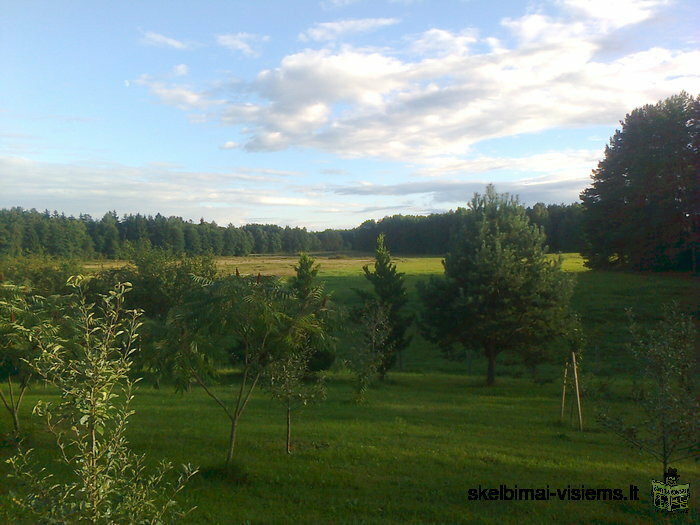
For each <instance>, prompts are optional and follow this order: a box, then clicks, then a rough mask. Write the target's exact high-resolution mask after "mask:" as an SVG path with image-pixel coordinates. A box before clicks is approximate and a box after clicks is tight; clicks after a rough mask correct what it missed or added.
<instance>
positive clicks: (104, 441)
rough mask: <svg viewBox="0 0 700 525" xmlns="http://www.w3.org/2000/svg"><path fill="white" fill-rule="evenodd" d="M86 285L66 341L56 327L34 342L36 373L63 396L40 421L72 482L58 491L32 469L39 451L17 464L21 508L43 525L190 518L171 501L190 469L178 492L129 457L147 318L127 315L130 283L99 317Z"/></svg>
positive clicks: (163, 470)
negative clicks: (132, 375) (139, 346)
mask: <svg viewBox="0 0 700 525" xmlns="http://www.w3.org/2000/svg"><path fill="white" fill-rule="evenodd" d="M81 282H82V278H81V277H76V278H73V279H71V281H70V284H71V285H72V286H74V287H75V288H76V293H75V294H74V295H73V296H71V297H70V304H69V305H68V306H67V307H66V314H65V316H64V319H63V321H64V322H65V326H67V328H68V331H67V332H64V333H65V334H67V335H68V337H66V338H63V337H59V336H58V333H57V330H55V327H54V326H52V325H51V324H45V325H40V326H38V327H34V328H33V329H32V331H31V334H30V338H31V339H32V340H33V341H34V342H35V343H36V345H37V346H38V348H39V351H40V353H39V355H38V357H37V359H36V360H35V361H33V362H32V366H33V368H34V371H35V373H36V374H37V375H38V376H40V377H41V378H42V379H44V380H45V381H48V382H50V383H52V384H53V385H55V386H56V387H58V389H59V391H60V392H61V399H60V401H59V402H58V403H55V404H54V403H46V402H41V401H40V402H39V403H38V404H37V405H36V408H35V409H34V411H35V413H36V414H38V415H40V416H43V417H44V418H45V420H46V423H47V425H48V428H49V430H50V431H51V433H52V434H53V435H54V436H55V438H56V444H57V445H58V448H59V451H60V460H61V461H62V462H63V463H64V464H65V465H66V466H67V467H68V468H69V469H70V471H71V476H72V481H68V482H66V483H55V482H54V481H53V479H52V475H51V474H47V473H46V472H45V470H44V469H39V470H37V469H36V467H34V466H33V465H32V461H31V450H26V451H24V450H22V451H20V452H19V453H18V454H17V455H16V456H14V457H13V458H10V460H9V463H10V464H11V465H12V467H13V469H14V473H15V476H16V477H18V478H19V479H20V480H21V481H22V482H23V483H24V484H25V493H24V494H23V495H22V496H21V497H16V498H14V501H15V502H16V503H17V504H18V505H20V506H21V507H22V508H24V509H25V510H27V511H28V512H30V513H31V514H33V515H34V516H36V517H37V518H38V519H40V520H41V522H42V523H94V524H112V523H128V524H136V523H152V524H156V523H164V522H166V521H169V520H170V519H171V518H176V517H178V516H182V515H183V514H182V513H181V512H178V511H177V509H176V504H175V502H174V500H173V499H172V497H173V496H174V495H175V494H176V493H177V492H179V491H180V490H181V489H182V488H183V487H184V484H185V483H186V481H187V480H188V479H189V478H190V477H191V476H192V475H193V474H194V473H195V472H196V471H195V470H194V469H192V468H190V467H188V466H186V467H185V471H184V473H183V474H182V475H181V476H180V478H179V479H178V481H177V482H175V483H169V482H165V476H166V474H167V473H168V471H169V470H171V466H170V465H169V464H167V463H162V464H161V466H160V468H159V469H158V470H157V471H156V472H155V473H153V474H148V473H147V472H146V466H145V457H144V456H139V455H136V454H134V453H133V452H131V450H130V449H129V447H128V442H127V441H126V436H125V431H126V428H127V422H128V418H129V417H130V416H131V415H133V413H134V412H133V410H131V408H130V404H131V402H132V400H133V386H134V382H133V381H131V380H130V379H129V377H128V373H129V371H130V369H131V358H132V355H133V353H134V352H135V351H136V340H137V337H138V335H137V330H138V328H139V326H140V323H139V316H140V313H139V312H137V311H133V310H131V311H129V310H124V308H123V305H124V294H125V293H126V292H127V291H129V289H130V284H129V283H125V284H120V285H117V286H116V287H115V289H114V290H112V291H110V293H109V294H108V295H106V296H103V298H102V299H103V300H102V304H101V305H100V307H96V306H95V305H94V304H88V303H87V302H86V300H85V296H84V293H83V289H82V288H81Z"/></svg>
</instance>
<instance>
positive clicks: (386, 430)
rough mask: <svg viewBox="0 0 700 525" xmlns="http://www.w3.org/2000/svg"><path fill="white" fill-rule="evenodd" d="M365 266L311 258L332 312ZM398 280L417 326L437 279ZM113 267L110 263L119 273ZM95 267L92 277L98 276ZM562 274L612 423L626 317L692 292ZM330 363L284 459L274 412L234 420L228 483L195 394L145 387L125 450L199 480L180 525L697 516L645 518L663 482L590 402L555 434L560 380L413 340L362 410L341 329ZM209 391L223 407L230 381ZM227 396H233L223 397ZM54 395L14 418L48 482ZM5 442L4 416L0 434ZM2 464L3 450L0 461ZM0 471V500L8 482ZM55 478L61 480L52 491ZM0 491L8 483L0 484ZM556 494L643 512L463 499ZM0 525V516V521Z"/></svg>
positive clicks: (551, 370) (218, 443)
mask: <svg viewBox="0 0 700 525" xmlns="http://www.w3.org/2000/svg"><path fill="white" fill-rule="evenodd" d="M295 261H296V259H295V258H292V257H276V256H260V257H245V258H222V259H219V260H218V264H219V267H220V268H221V269H222V271H225V272H233V271H235V268H238V269H239V271H240V272H241V273H243V274H248V273H250V274H257V273H258V272H260V273H262V274H265V275H269V274H275V275H282V276H285V275H291V273H293V265H294V263H295ZM371 261H372V258H371V255H369V254H368V255H367V256H365V257H356V256H351V255H347V254H333V255H320V254H319V255H318V256H317V262H318V263H320V264H321V272H320V274H319V275H320V278H321V279H322V280H323V281H324V282H325V283H326V286H327V289H328V290H330V291H331V292H333V297H334V299H335V301H336V302H337V303H338V304H339V305H341V306H344V307H350V306H351V305H352V304H353V303H354V301H355V297H354V292H353V290H352V289H353V288H366V287H367V284H366V283H365V279H364V278H363V277H362V265H363V264H368V263H371ZM396 262H397V265H398V268H399V270H400V271H403V272H405V273H406V275H407V282H408V285H409V294H410V296H411V303H410V307H411V308H412V309H414V310H417V308H418V304H417V298H416V293H415V285H416V283H417V282H418V281H419V280H421V279H425V278H427V276H429V275H430V274H436V273H440V272H441V263H440V258H435V257H397V258H396ZM117 264H119V263H117ZM98 266H99V263H92V265H91V267H92V268H96V267H98ZM564 268H565V270H566V271H569V272H572V273H573V274H574V275H575V278H576V280H577V286H576V291H575V295H574V298H573V307H574V308H575V309H576V310H577V312H578V313H579V314H580V315H581V318H582V321H583V325H584V328H585V331H586V334H587V340H588V341H587V351H586V354H585V355H584V356H583V365H582V366H583V371H584V373H583V380H584V381H585V382H587V383H586V385H585V386H586V387H587V388H588V390H589V391H592V390H594V388H597V387H600V385H603V384H605V385H607V387H608V388H609V389H610V392H612V393H613V395H612V396H611V397H612V399H613V400H612V401H610V402H611V403H613V404H614V405H615V406H616V408H617V409H619V410H626V411H630V412H632V411H634V410H635V408H636V407H635V403H634V402H633V401H632V400H631V399H629V397H628V396H626V394H625V393H626V391H627V387H628V386H629V382H630V378H629V377H628V376H627V375H626V371H627V370H628V369H629V365H630V363H629V356H628V355H627V353H626V352H625V351H624V343H625V341H626V337H627V336H626V326H627V316H626V313H625V310H626V308H632V309H633V310H634V312H635V314H636V315H637V316H638V318H639V319H640V320H641V321H642V322H644V323H652V322H653V321H655V320H657V319H658V317H659V313H660V306H661V305H662V304H663V303H665V302H668V301H670V300H675V301H677V302H678V303H679V304H680V305H681V307H682V308H683V309H684V310H686V311H693V312H696V313H697V308H698V302H697V297H700V282H699V281H698V280H697V279H694V278H691V277H687V276H683V275H662V274H647V275H638V274H627V273H620V272H615V273H607V272H599V271H587V270H586V269H585V268H584V267H583V264H582V260H581V259H580V257H578V256H577V255H575V254H566V255H565V256H564ZM341 335H342V336H343V337H342V341H343V342H342V344H341V345H340V348H339V357H338V359H337V361H336V364H335V365H334V367H333V369H332V370H331V371H330V372H329V373H328V376H329V378H328V397H327V399H326V401H324V402H323V403H321V404H319V405H316V406H312V407H308V408H306V409H304V410H303V411H301V412H300V413H298V414H297V415H296V416H295V417H296V421H295V426H294V436H293V440H294V450H293V453H292V454H291V455H289V456H288V455H287V454H286V453H285V450H284V444H285V443H284V432H285V420H284V412H283V409H282V406H281V405H280V404H279V403H278V402H276V401H274V400H272V399H270V398H269V396H267V395H266V394H265V393H264V392H262V391H257V392H256V393H255V394H254V395H253V398H252V400H251V403H250V405H249V407H248V409H247V411H246V413H245V415H244V416H243V418H242V420H241V428H240V430H239V442H238V444H237V451H236V456H235V465H234V467H235V468H234V469H233V470H232V471H230V472H226V473H223V472H222V471H221V469H220V466H221V464H222V463H223V459H224V455H225V446H226V440H227V431H228V427H227V420H226V419H225V417H224V416H223V414H222V412H221V409H220V408H219V407H217V406H216V405H215V404H213V403H212V402H211V400H210V399H209V398H208V397H207V396H206V395H205V394H204V392H202V391H201V390H200V389H199V388H196V387H193V389H192V391H191V392H189V393H186V394H184V395H176V394H175V393H174V392H173V391H172V389H170V388H167V387H163V388H161V389H160V390H155V389H153V388H151V387H150V386H149V385H148V384H147V382H145V381H144V382H143V383H142V384H141V386H140V388H139V389H138V391H137V393H136V398H135V404H134V409H135V410H136V414H135V415H134V416H132V418H131V420H130V428H129V434H128V437H129V440H130V442H131V445H132V447H133V448H134V449H135V450H136V451H137V452H141V453H145V454H147V455H148V457H149V460H150V461H153V463H155V462H156V461H158V460H160V459H168V460H170V461H172V462H173V463H175V464H180V463H186V462H189V463H192V464H195V465H198V466H199V467H200V470H201V472H200V474H198V475H197V476H196V477H195V478H194V479H193V480H192V481H191V482H190V484H189V485H188V486H187V487H186V489H185V490H184V491H183V493H182V494H181V497H180V498H179V501H180V502H181V504H182V506H184V507H188V506H196V507H197V508H196V509H195V510H194V511H193V512H192V513H191V514H190V515H189V516H188V517H187V518H186V519H185V523H188V524H189V523H192V524H200V523H201V524H204V523H210V524H239V523H241V524H242V523H253V524H257V523H270V524H276V523H280V524H284V523H290V524H292V523H294V524H304V523H309V524H314V523H334V524H351V523H352V524H375V523H376V524H380V523H413V524H427V523H432V524H437V523H445V524H448V523H449V524H452V523H499V524H510V523H513V524H515V523H518V524H520V523H581V524H583V523H634V524H643V523H659V522H661V523H663V522H668V523H693V522H696V523H697V520H698V517H699V516H698V508H699V503H700V501H699V500H698V497H697V490H694V491H693V490H692V488H691V498H692V501H691V508H692V509H693V510H692V511H691V513H690V514H684V515H679V516H674V517H672V518H667V517H665V516H664V515H661V514H659V513H658V512H657V511H655V510H654V509H653V507H652V505H651V503H650V494H649V493H650V490H651V485H650V480H651V479H652V478H656V479H658V478H659V477H660V472H659V471H660V466H659V465H658V464H657V463H656V462H654V461H652V460H650V459H649V458H648V457H647V456H643V455H641V454H640V453H638V452H637V451H635V450H633V449H630V448H629V446H628V445H626V444H625V443H624V442H623V441H622V440H620V439H619V438H618V437H617V436H615V435H613V434H610V433H608V432H606V431H604V430H602V429H601V428H600V427H599V426H598V424H597V423H596V421H595V411H596V407H595V404H596V402H595V401H593V399H592V398H591V397H590V396H587V397H585V398H584V424H585V431H584V432H579V431H578V430H577V429H576V428H575V427H574V425H573V424H572V423H571V422H570V420H569V418H568V414H567V418H566V420H565V421H564V422H561V421H560V419H559V410H560V405H559V404H560V396H561V372H562V367H561V366H560V365H557V364H552V365H548V366H543V367H541V369H540V370H539V371H538V375H537V377H536V378H535V379H536V380H533V377H532V376H531V375H530V372H529V371H528V370H526V369H525V368H523V367H522V365H519V364H518V363H517V362H509V361H508V359H507V358H506V356H502V358H501V359H500V360H499V364H498V368H497V372H498V374H499V375H498V377H497V384H496V386H494V387H486V386H484V379H485V378H484V369H485V367H484V363H483V361H482V360H481V359H479V358H475V359H474V360H473V362H472V363H471V364H470V365H467V364H466V363H465V362H462V361H459V362H456V361H447V360H445V359H443V358H442V356H441V355H440V353H439V351H438V350H437V349H436V348H435V347H433V346H432V345H430V344H429V343H427V342H426V341H424V340H423V339H422V338H420V337H419V336H418V335H415V336H414V338H413V341H412V344H411V346H410V347H409V348H408V349H407V350H406V351H405V355H404V356H403V359H402V366H401V369H400V370H395V371H392V372H390V373H389V376H388V379H387V380H386V381H384V382H381V383H378V384H376V385H375V386H374V387H373V388H372V389H371V390H370V391H369V394H368V401H367V403H366V404H363V405H357V404H355V403H354V402H353V400H352V399H353V385H352V376H351V375H350V373H349V372H348V371H347V370H346V369H345V368H344V366H343V359H344V357H345V356H347V355H348V353H349V352H351V351H352V347H353V345H354V344H357V340H356V338H355V337H353V330H352V327H350V329H349V330H347V331H346V332H345V333H344V335H343V334H341ZM224 377H225V378H227V379H226V380H225V381H224V384H221V385H220V386H218V387H216V388H217V391H218V392H220V393H224V392H226V391H229V390H231V388H232V386H234V385H235V384H236V378H235V374H230V375H226V376H224ZM226 381H230V382H231V384H226ZM54 397H55V393H54V392H52V391H51V390H50V389H45V388H43V387H41V386H36V387H34V388H33V389H32V390H31V392H30V393H29V394H28V396H27V400H26V403H25V404H24V412H23V414H22V417H23V421H24V422H25V428H26V429H27V438H26V442H25V446H28V447H32V448H34V449H35V453H36V456H37V459H38V460H39V461H40V463H42V464H43V465H45V466H46V467H47V468H48V469H53V462H52V459H51V458H52V457H54V456H55V451H53V449H52V448H51V440H50V437H49V435H48V434H47V433H46V432H45V431H44V430H43V427H42V422H41V421H40V420H39V419H38V418H36V417H32V416H31V415H30V412H31V408H32V407H33V406H34V404H35V403H36V401H38V400H39V399H45V400H50V399H52V398H54ZM9 428H10V421H9V418H8V416H7V414H6V413H2V414H0V432H5V431H7V430H9ZM11 454H12V448H11V447H10V446H9V445H5V446H3V447H1V448H0V458H2V459H4V458H7V457H9V456H10V455H11ZM678 469H679V471H680V472H681V475H682V480H683V482H690V483H691V486H696V485H697V483H698V479H699V478H700V476H699V475H700V468H698V465H697V463H693V462H688V461H686V462H683V463H681V464H679V465H678ZM8 473H9V469H8V467H7V465H4V464H2V465H0V476H1V479H3V483H2V484H1V485H0V500H1V499H3V498H4V499H7V498H8V493H9V490H10V489H11V488H12V486H13V485H12V480H11V479H9V478H8V477H7V474H8ZM60 475H61V473H60V472H57V477H58V479H60ZM5 480H7V481H5ZM501 484H504V485H508V486H509V487H512V486H514V485H518V487H521V488H534V489H537V488H545V487H547V486H549V487H550V488H551V489H554V490H556V489H558V488H561V489H565V488H567V486H571V487H574V488H577V487H580V486H581V485H585V487H586V488H622V489H624V491H625V494H626V493H627V489H628V487H629V486H630V485H636V486H637V487H639V497H640V500H639V501H558V500H556V499H551V500H550V501H470V500H469V499H468V497H467V495H468V490H469V489H470V488H478V487H479V486H481V487H482V488H483V487H487V488H498V487H499V485H501ZM1 518H2V514H0V521H1Z"/></svg>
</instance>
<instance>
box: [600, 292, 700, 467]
mask: <svg viewBox="0 0 700 525" xmlns="http://www.w3.org/2000/svg"><path fill="white" fill-rule="evenodd" d="M630 331H631V332H632V336H633V342H632V344H631V348H630V349H631V351H632V354H633V356H634V361H635V364H636V365H637V367H638V368H639V373H640V376H641V381H639V382H638V383H637V384H636V387H635V392H634V397H635V400H636V402H637V406H638V407H640V408H641V410H642V413H636V414H634V413H632V414H628V415H627V416H617V415H612V414H611V410H610V409H609V408H607V409H604V410H603V411H601V413H600V415H599V419H600V421H601V423H602V424H603V425H604V426H605V427H607V428H608V429H609V430H611V431H612V432H614V433H615V434H617V435H618V436H620V437H621V438H622V439H623V440H624V441H625V442H627V443H629V444H630V445H632V446H634V447H636V448H638V449H640V450H641V451H643V452H645V453H647V454H650V455H651V456H652V457H654V458H655V459H657V460H659V461H660V462H661V463H662V465H663V472H662V474H663V473H665V472H666V471H667V470H668V466H669V464H670V463H672V462H676V461H680V460H682V459H685V458H692V457H697V456H698V454H700V448H699V447H700V441H699V440H698V436H700V403H699V402H698V391H697V376H696V374H695V366H696V362H695V357H696V356H695V345H696V341H697V331H696V329H695V326H694V322H693V319H692V318H691V317H690V316H687V315H683V314H681V313H679V311H678V309H677V307H676V306H668V305H667V306H665V308H664V312H663V319H662V321H661V323H660V324H659V325H658V326H657V327H655V328H654V329H649V330H646V331H645V330H643V329H642V328H641V327H640V326H639V325H638V324H637V323H636V322H635V321H634V319H632V320H631V324H630ZM660 479H664V477H663V476H662V477H661V478H660Z"/></svg>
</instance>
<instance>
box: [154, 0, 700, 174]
mask: <svg viewBox="0 0 700 525" xmlns="http://www.w3.org/2000/svg"><path fill="white" fill-rule="evenodd" d="M559 5H560V7H561V9H562V11H561V12H560V15H559V16H553V15H545V14H528V15H525V16H523V17H521V18H518V19H506V20H504V21H503V27H505V28H506V29H508V30H509V31H511V33H512V34H513V35H514V36H515V44H507V43H506V42H508V39H507V38H499V39H496V38H495V37H493V36H491V35H484V36H483V37H478V36H477V34H476V33H475V32H474V31H473V30H471V29H469V28H467V29H465V30H463V31H448V30H445V29H437V28H434V29H431V30H428V31H426V32H424V33H423V34H422V35H420V36H419V37H417V38H414V44H413V50H414V51H416V50H420V51H421V52H422V53H423V55H422V56H418V57H416V56H415V55H408V54H406V52H405V51H406V50H404V49H383V50H376V49H360V48H354V47H352V46H348V45H345V46H340V47H336V46H335V44H331V45H329V47H328V48H325V49H305V50H303V51H300V52H298V53H294V54H291V55H288V56H286V57H284V58H283V59H282V61H281V62H280V64H279V65H278V66H277V67H275V68H272V69H265V70H262V71H260V72H259V73H258V74H257V76H256V77H255V78H254V79H253V80H251V81H249V82H235V83H231V84H230V85H229V86H227V87H228V90H229V93H233V96H232V97H230V98H229V99H228V100H227V101H226V102H223V103H221V104H219V105H217V106H216V107H214V111H213V112H212V113H211V115H213V116H214V117H215V118H218V119H220V121H221V122H222V123H224V124H227V125H231V126H235V127H236V128H237V130H238V131H239V132H240V133H241V135H242V137H243V140H241V147H242V148H245V149H247V150H251V151H275V150H283V149H286V148H290V147H307V148H315V149H321V150H324V151H327V152H330V153H333V154H337V155H339V156H342V157H348V158H352V157H356V158H367V157H374V158H383V159H389V160H394V161H401V162H411V163H413V164H414V166H415V167H416V169H417V171H418V172H421V171H422V172H423V173H428V172H430V171H431V170H432V172H434V173H448V172H450V169H451V168H449V166H450V165H453V166H460V163H465V162H466V163H467V164H466V165H465V166H466V168H467V169H471V168H470V166H469V165H468V164H469V163H470V162H471V163H474V162H483V159H470V154H471V150H472V149H473V146H474V145H475V144H476V143H478V142H480V141H483V140H486V139H493V138H499V137H506V136H512V135H517V134H527V133H533V132H540V131H546V130H551V129H556V128H570V127H583V126H592V125H606V126H610V125H615V124H616V123H617V122H618V121H619V119H620V118H622V117H623V116H624V115H625V114H626V113H627V112H628V111H630V110H631V109H633V108H634V107H637V106H640V105H643V104H646V103H653V102H656V101H658V100H659V99H662V98H664V97H666V96H669V95H672V94H674V93H677V92H679V91H680V90H682V89H685V90H686V91H690V92H691V93H695V92H699V91H700V74H699V73H698V70H697V64H698V63H700V51H697V50H692V49H688V50H669V49H664V48H660V47H658V48H651V49H645V50H638V51H635V52H632V53H628V54H627V55H621V56H618V57H617V58H615V59H614V60H603V59H601V58H599V57H598V51H599V49H600V37H601V35H604V33H605V32H606V31H607V32H610V31H613V30H614V29H615V28H614V27H613V26H612V25H610V24H608V25H607V26H606V27H603V26H604V25H605V24H602V23H600V20H601V17H602V16H603V15H600V14H597V13H598V12H597V11H596V10H595V9H593V8H591V9H589V10H588V11H586V9H584V7H582V6H583V5H584V4H582V3H580V2H578V3H577V2H576V1H575V0H570V1H568V2H564V1H563V0H562V2H559ZM596 5H598V4H596ZM660 5H661V2H652V1H646V2H645V1H642V2H641V3H640V6H641V7H640V8H639V9H638V10H637V11H635V13H632V14H630V16H629V17H628V18H627V19H626V20H627V21H625V22H624V23H625V24H629V23H632V22H631V21H635V20H636V21H639V20H643V19H645V18H644V17H648V16H651V15H652V14H653V12H654V11H653V9H655V8H657V7H658V6H660ZM630 9H632V8H631V7H630ZM573 13H578V19H577V20H574V19H573V18H572V16H573ZM596 17H597V18H596ZM346 22H347V21H346ZM622 23H623V21H621V22H620V24H622ZM321 27H322V26H320V25H319V26H317V28H318V29H319V31H320V30H321ZM323 27H325V26H323ZM330 27H331V26H328V27H325V30H328V33H327V35H326V36H328V35H337V34H341V33H342V31H341V32H340V33H339V32H338V30H337V28H338V27H341V26H333V27H336V30H334V31H335V32H333V31H331V30H330ZM317 36H318V38H326V36H324V33H323V32H322V31H321V32H320V33H319V34H318V35H317ZM309 37H310V36H309ZM328 37H329V38H330V36H328ZM477 38H479V39H480V40H479V41H480V42H481V43H483V44H486V46H488V47H487V50H479V51H475V49H476V48H475V46H474V44H475V43H476V42H475V40H476V39H477ZM154 92H155V91H154ZM156 94H157V95H159V96H161V98H163V99H164V100H165V99H166V96H169V97H170V98H171V99H175V103H177V102H178V100H179V99H183V98H184V99H185V102H186V103H187V104H189V105H190V106H193V105H196V103H197V100H196V99H194V98H193V94H192V93H190V92H187V93H182V92H176V93H170V92H167V91H166V92H165V93H156ZM194 94H196V93H194ZM202 96H205V99H207V97H206V92H202ZM171 103H172V102H171ZM179 103H180V104H183V102H182V101H181V100H180V101H179ZM539 160H540V161H545V160H546V159H544V158H542V159H539ZM588 169H590V167H589V168H588ZM588 169H587V170H586V173H588ZM452 171H455V170H452Z"/></svg>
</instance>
